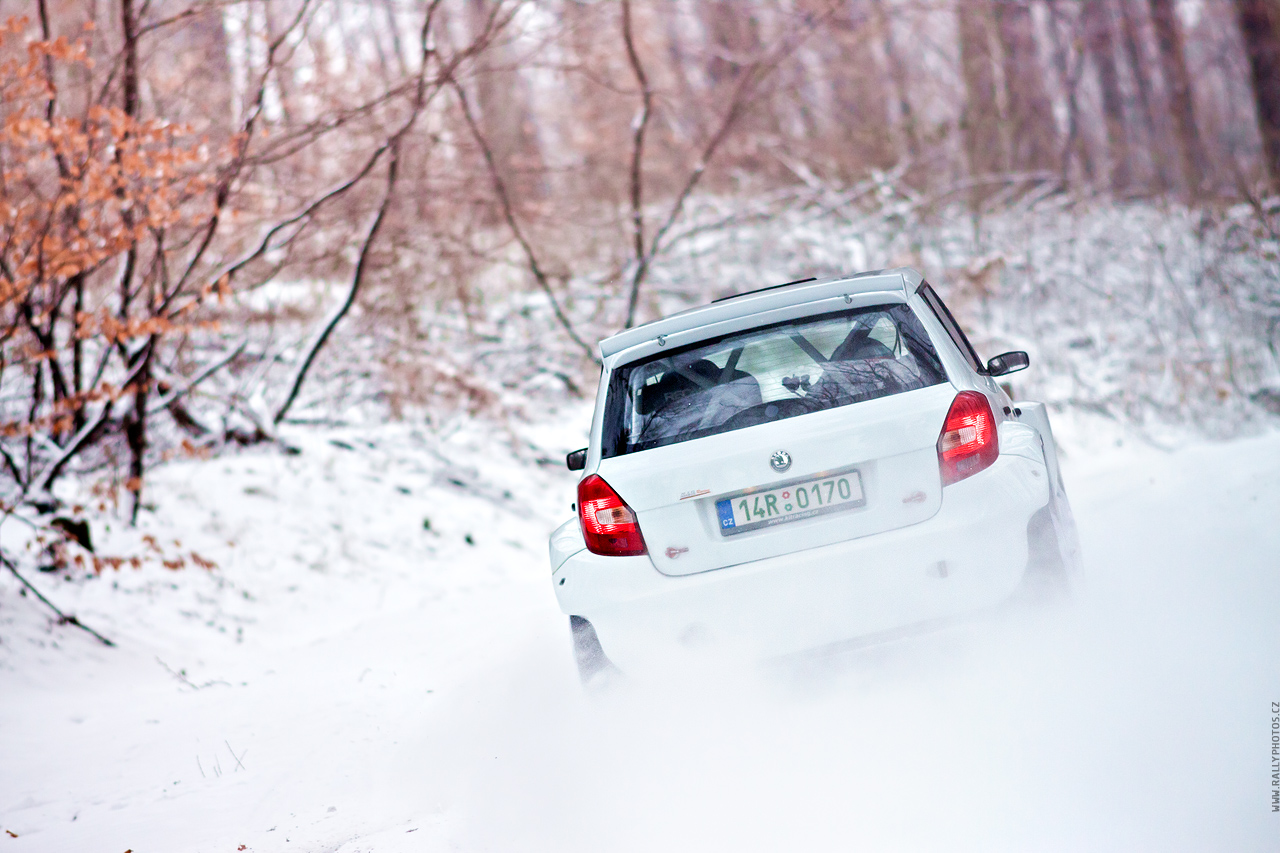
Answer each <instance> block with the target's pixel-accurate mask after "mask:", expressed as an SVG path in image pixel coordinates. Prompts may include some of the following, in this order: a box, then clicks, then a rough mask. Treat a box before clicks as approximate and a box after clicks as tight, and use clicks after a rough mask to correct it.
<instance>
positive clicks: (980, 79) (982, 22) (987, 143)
mask: <svg viewBox="0 0 1280 853" xmlns="http://www.w3.org/2000/svg"><path fill="white" fill-rule="evenodd" d="M956 18H957V30H958V33H959V39H960V70H961V73H962V75H963V77H964V86H965V100H964V109H963V111H962V112H961V117H960V128H961V131H962V132H963V134H964V143H965V145H964V147H965V153H966V154H967V155H968V160H969V172H970V174H973V175H993V174H997V173H999V172H1002V171H1004V168H1005V164H1006V162H1007V161H1006V158H1005V154H1004V143H1003V140H1002V138H1001V135H1000V108H999V104H998V103H997V101H996V77H995V56H994V55H993V53H992V49H991V46H992V39H991V30H990V26H991V6H990V4H989V3H988V2H987V0H974V2H966V3H964V4H963V8H959V7H958V8H957V15H956ZM988 193H989V190H985V189H983V188H981V187H975V188H974V190H973V194H972V203H973V204H974V205H975V206H976V205H977V204H978V203H980V202H981V201H982V199H983V198H985V196H986V195H987V194H988Z"/></svg>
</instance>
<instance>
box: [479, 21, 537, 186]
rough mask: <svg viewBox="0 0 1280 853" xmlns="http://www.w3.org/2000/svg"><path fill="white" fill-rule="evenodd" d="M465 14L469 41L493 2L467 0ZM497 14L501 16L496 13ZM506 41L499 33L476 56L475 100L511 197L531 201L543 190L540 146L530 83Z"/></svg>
mask: <svg viewBox="0 0 1280 853" xmlns="http://www.w3.org/2000/svg"><path fill="white" fill-rule="evenodd" d="M468 12H469V15H470V24H471V37H472V38H478V37H480V36H481V35H482V34H483V33H484V32H485V30H486V28H487V26H488V22H489V18H490V17H491V16H492V15H493V14H494V12H495V0H470V2H469V3H468ZM498 14H499V15H501V14H504V13H503V12H502V11H501V10H499V11H498ZM510 38H511V34H510V32H507V33H503V34H501V35H499V36H498V38H497V40H496V41H495V42H494V43H493V44H491V45H490V46H489V47H488V48H487V49H486V50H484V51H482V52H481V53H480V54H479V56H478V58H477V60H476V62H477V66H478V68H479V71H478V73H477V74H476V88H475V90H474V91H475V100H476V102H477V103H478V104H479V106H480V124H481V127H482V128H483V129H484V133H485V137H486V138H487V139H488V140H489V144H490V146H492V149H493V156H494V159H495V160H496V161H497V164H498V169H499V170H500V171H501V173H502V178H503V180H504V181H505V182H506V184H507V186H508V187H509V188H511V190H512V194H513V196H514V197H515V198H516V199H521V200H523V199H528V200H532V199H535V198H538V197H541V196H542V195H543V191H544V190H545V187H544V185H543V181H542V178H543V173H544V171H545V170H544V169H543V159H542V147H541V145H540V144H539V140H538V131H537V122H536V118H535V115H534V111H533V107H532V105H531V104H530V98H531V93H530V90H529V83H528V81H527V80H526V79H525V78H524V76H523V75H522V74H521V73H520V69H519V67H518V60H517V59H516V58H515V56H514V55H513V51H512V50H511V47H510V44H509V41H510Z"/></svg>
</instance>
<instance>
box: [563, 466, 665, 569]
mask: <svg viewBox="0 0 1280 853" xmlns="http://www.w3.org/2000/svg"><path fill="white" fill-rule="evenodd" d="M578 520H579V521H580V522H582V538H583V539H585V540H586V541H587V550H588V551H590V552H591V553H592V554H601V555H603V556H606V557H635V556H639V555H640V554H647V553H649V552H648V549H646V548H645V546H644V537H643V536H641V535H640V525H639V523H637V522H636V514H635V513H634V512H632V511H631V507H629V506H627V504H626V502H625V501H623V500H622V498H620V497H618V493H617V492H615V491H614V490H613V489H611V488H610V487H609V484H608V483H606V482H605V481H604V478H603V477H600V476H599V475H597V474H592V475H590V476H589V477H584V478H582V482H580V483H578Z"/></svg>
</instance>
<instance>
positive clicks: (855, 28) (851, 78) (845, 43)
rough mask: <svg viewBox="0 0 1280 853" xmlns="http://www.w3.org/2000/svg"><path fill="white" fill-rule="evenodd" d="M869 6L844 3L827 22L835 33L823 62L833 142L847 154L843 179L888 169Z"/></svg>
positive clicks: (882, 88) (884, 103) (890, 148)
mask: <svg viewBox="0 0 1280 853" xmlns="http://www.w3.org/2000/svg"><path fill="white" fill-rule="evenodd" d="M869 11H870V10H869V9H867V8H866V5H865V3H864V2H862V0H856V2H848V3H846V4H845V5H844V8H843V9H842V11H840V12H838V13H837V14H836V15H835V16H834V17H833V18H832V21H831V31H832V34H833V35H834V36H835V38H834V39H833V42H834V44H833V45H832V46H833V47H834V48H835V50H832V51H829V52H828V54H827V56H826V57H825V60H826V62H827V66H828V68H830V69H831V72H830V73H831V77H832V79H833V83H834V86H833V92H832V95H833V96H834V101H835V107H836V127H837V141H838V143H839V144H840V146H841V147H842V148H843V149H844V150H845V151H847V152H848V154H852V155H853V156H852V158H849V157H848V154H846V156H845V158H844V159H845V160H846V162H847V161H849V160H850V159H852V162H851V163H849V165H851V166H853V170H852V172H853V173H852V174H851V175H850V176H849V177H860V176H861V175H863V174H865V173H866V171H867V169H868V167H871V168H876V169H888V168H889V167H891V166H892V165H893V164H894V162H895V160H896V159H897V158H896V157H895V153H894V145H893V139H892V137H891V136H890V132H889V131H890V127H889V103H888V99H887V95H888V87H887V86H886V85H885V81H884V79H883V75H882V74H881V70H880V64H879V63H878V62H877V61H876V56H875V52H874V51H873V50H872V48H871V40H872V38H874V37H875V35H876V33H875V30H874V28H873V25H872V20H871V16H870V14H869Z"/></svg>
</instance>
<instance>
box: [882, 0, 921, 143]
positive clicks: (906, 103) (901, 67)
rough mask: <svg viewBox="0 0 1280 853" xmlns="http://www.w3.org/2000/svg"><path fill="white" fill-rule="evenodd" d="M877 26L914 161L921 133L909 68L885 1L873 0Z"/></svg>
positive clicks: (902, 128)
mask: <svg viewBox="0 0 1280 853" xmlns="http://www.w3.org/2000/svg"><path fill="white" fill-rule="evenodd" d="M872 8H873V10H874V12H875V21H876V26H877V27H878V28H879V29H880V36H881V38H882V39H883V40H884V55H885V58H886V59H887V60H888V62H889V79H890V80H892V81H893V94H894V98H895V99H896V100H897V102H898V104H897V106H898V125H899V128H900V130H901V133H902V140H903V148H904V149H905V151H906V155H907V156H908V157H910V158H911V159H912V160H915V159H916V158H918V157H919V156H920V131H919V129H918V128H917V127H916V117H915V112H914V111H913V110H912V109H911V98H910V97H909V96H908V85H907V66H906V63H904V62H903V60H902V52H901V51H900V50H899V47H898V43H897V40H896V39H895V38H894V37H893V19H892V17H891V16H890V15H889V14H888V12H887V11H886V10H885V8H884V0H872Z"/></svg>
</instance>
